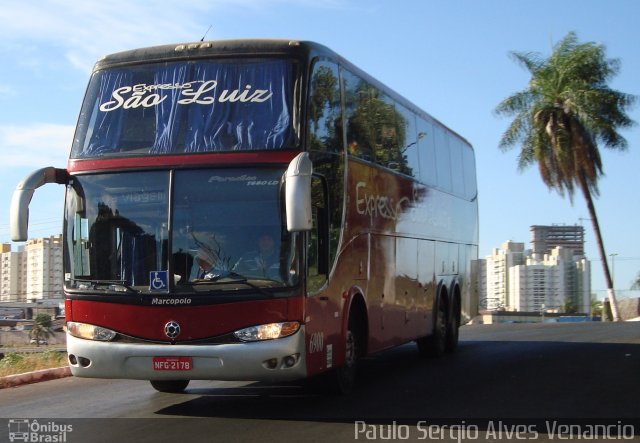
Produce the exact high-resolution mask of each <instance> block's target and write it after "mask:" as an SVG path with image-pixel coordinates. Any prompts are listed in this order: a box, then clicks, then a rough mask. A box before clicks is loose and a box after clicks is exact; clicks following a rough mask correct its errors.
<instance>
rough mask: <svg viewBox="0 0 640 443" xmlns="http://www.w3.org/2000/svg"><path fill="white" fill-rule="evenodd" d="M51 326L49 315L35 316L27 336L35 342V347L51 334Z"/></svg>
mask: <svg viewBox="0 0 640 443" xmlns="http://www.w3.org/2000/svg"><path fill="white" fill-rule="evenodd" d="M52 326H53V322H52V321H51V317H50V316H49V315H47V314H38V315H37V316H36V318H35V320H34V322H33V327H32V329H31V332H30V334H29V336H30V338H31V339H32V340H34V341H35V343H36V346H40V343H41V342H43V341H46V339H48V338H49V336H50V335H51V334H53V329H52Z"/></svg>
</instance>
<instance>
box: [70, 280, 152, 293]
mask: <svg viewBox="0 0 640 443" xmlns="http://www.w3.org/2000/svg"><path fill="white" fill-rule="evenodd" d="M71 280H72V281H73V282H75V283H84V284H86V285H87V287H78V288H77V289H93V290H94V291H97V290H98V289H101V288H99V287H98V286H107V287H106V288H105V289H107V290H112V291H115V292H129V293H134V294H139V293H140V291H138V290H137V289H134V288H133V287H131V286H130V285H129V284H127V281H126V280H90V279H83V278H72V279H71Z"/></svg>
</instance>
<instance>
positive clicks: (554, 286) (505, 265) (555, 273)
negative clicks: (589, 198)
mask: <svg viewBox="0 0 640 443" xmlns="http://www.w3.org/2000/svg"><path fill="white" fill-rule="evenodd" d="M556 228H557V229H556ZM531 232H532V241H531V244H532V246H533V249H532V250H527V251H525V249H524V243H517V242H513V241H508V242H505V243H503V244H502V245H501V247H500V248H495V249H493V251H492V253H491V255H489V256H487V257H485V258H484V259H482V260H478V266H477V268H478V279H477V282H478V297H479V305H480V309H485V310H490V311H491V310H505V311H521V312H542V311H546V312H566V311H572V312H590V305H591V267H590V263H589V261H588V260H587V259H586V258H585V257H584V255H583V254H584V230H583V228H582V227H580V226H569V227H567V226H532V227H531Z"/></svg>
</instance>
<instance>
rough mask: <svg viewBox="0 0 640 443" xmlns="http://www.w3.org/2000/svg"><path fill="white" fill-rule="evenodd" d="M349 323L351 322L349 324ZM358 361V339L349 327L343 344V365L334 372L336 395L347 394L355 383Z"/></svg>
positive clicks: (351, 327)
mask: <svg viewBox="0 0 640 443" xmlns="http://www.w3.org/2000/svg"><path fill="white" fill-rule="evenodd" d="M350 323H351V322H350ZM357 361H358V339H357V338H356V334H355V333H354V331H353V326H352V325H349V329H348V330H347V337H346V343H345V358H344V364H343V365H342V366H341V367H339V368H337V369H336V371H335V376H336V386H335V387H336V391H337V393H338V394H349V393H350V392H351V391H352V390H353V386H354V385H355V383H356V369H357V365H356V362H357Z"/></svg>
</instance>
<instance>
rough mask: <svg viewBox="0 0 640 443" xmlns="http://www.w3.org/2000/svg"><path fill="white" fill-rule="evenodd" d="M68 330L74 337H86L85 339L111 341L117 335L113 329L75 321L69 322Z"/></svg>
mask: <svg viewBox="0 0 640 443" xmlns="http://www.w3.org/2000/svg"><path fill="white" fill-rule="evenodd" d="M67 331H68V332H69V334H71V335H73V336H74V337H78V338H84V339H85V340H99V341H111V340H113V339H114V338H115V337H116V333H115V331H112V330H111V329H107V328H103V327H101V326H94V325H90V324H88V323H78V322H75V321H70V322H68V323H67Z"/></svg>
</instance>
